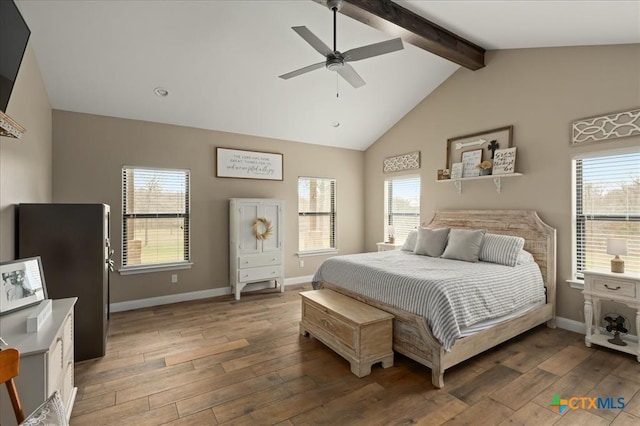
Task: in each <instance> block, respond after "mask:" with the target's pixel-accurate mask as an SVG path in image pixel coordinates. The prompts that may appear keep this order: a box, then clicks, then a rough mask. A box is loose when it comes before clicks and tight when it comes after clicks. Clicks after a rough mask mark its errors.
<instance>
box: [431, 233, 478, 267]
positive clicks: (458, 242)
mask: <svg viewBox="0 0 640 426" xmlns="http://www.w3.org/2000/svg"><path fill="white" fill-rule="evenodd" d="M485 232H486V229H455V228H454V229H452V230H451V231H450V232H449V241H448V242H447V247H446V248H445V249H444V253H443V254H442V257H444V258H445V259H456V260H465V261H467V262H477V261H478V255H479V254H480V247H481V246H482V239H483V237H484V234H485Z"/></svg>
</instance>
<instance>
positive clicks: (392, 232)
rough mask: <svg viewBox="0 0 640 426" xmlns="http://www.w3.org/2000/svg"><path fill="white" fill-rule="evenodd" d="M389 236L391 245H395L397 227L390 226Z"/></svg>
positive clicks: (388, 228)
mask: <svg viewBox="0 0 640 426" xmlns="http://www.w3.org/2000/svg"><path fill="white" fill-rule="evenodd" d="M387 234H388V235H389V241H388V242H389V243H391V244H393V243H395V242H396V227H395V226H393V225H389V226H388V227H387Z"/></svg>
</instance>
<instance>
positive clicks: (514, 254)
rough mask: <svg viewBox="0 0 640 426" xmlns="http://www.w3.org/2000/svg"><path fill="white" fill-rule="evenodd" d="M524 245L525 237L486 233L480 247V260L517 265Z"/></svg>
mask: <svg viewBox="0 0 640 426" xmlns="http://www.w3.org/2000/svg"><path fill="white" fill-rule="evenodd" d="M522 247H524V238H522V237H514V236H512V235H500V234H486V235H485V236H484V239H483V241H482V248H481V249H480V260H482V261H484V262H491V263H498V264H500V265H507V266H516V263H517V262H518V255H520V251H521V250H522Z"/></svg>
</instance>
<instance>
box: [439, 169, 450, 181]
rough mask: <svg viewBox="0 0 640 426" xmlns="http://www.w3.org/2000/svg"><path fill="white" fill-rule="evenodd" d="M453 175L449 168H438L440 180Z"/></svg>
mask: <svg viewBox="0 0 640 426" xmlns="http://www.w3.org/2000/svg"><path fill="white" fill-rule="evenodd" d="M450 177H451V175H450V174H449V169H439V170H438V180H447V179H449V178H450Z"/></svg>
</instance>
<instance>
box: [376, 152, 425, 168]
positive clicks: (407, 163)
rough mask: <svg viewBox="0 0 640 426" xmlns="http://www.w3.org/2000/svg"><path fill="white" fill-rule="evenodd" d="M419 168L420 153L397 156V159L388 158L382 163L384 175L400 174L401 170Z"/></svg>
mask: <svg viewBox="0 0 640 426" xmlns="http://www.w3.org/2000/svg"><path fill="white" fill-rule="evenodd" d="M419 168H420V151H414V152H410V153H408V154H402V155H396V156H395V157H387V158H385V159H384V160H383V162H382V171H383V172H384V173H391V172H399V171H401V170H413V169H419Z"/></svg>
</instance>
